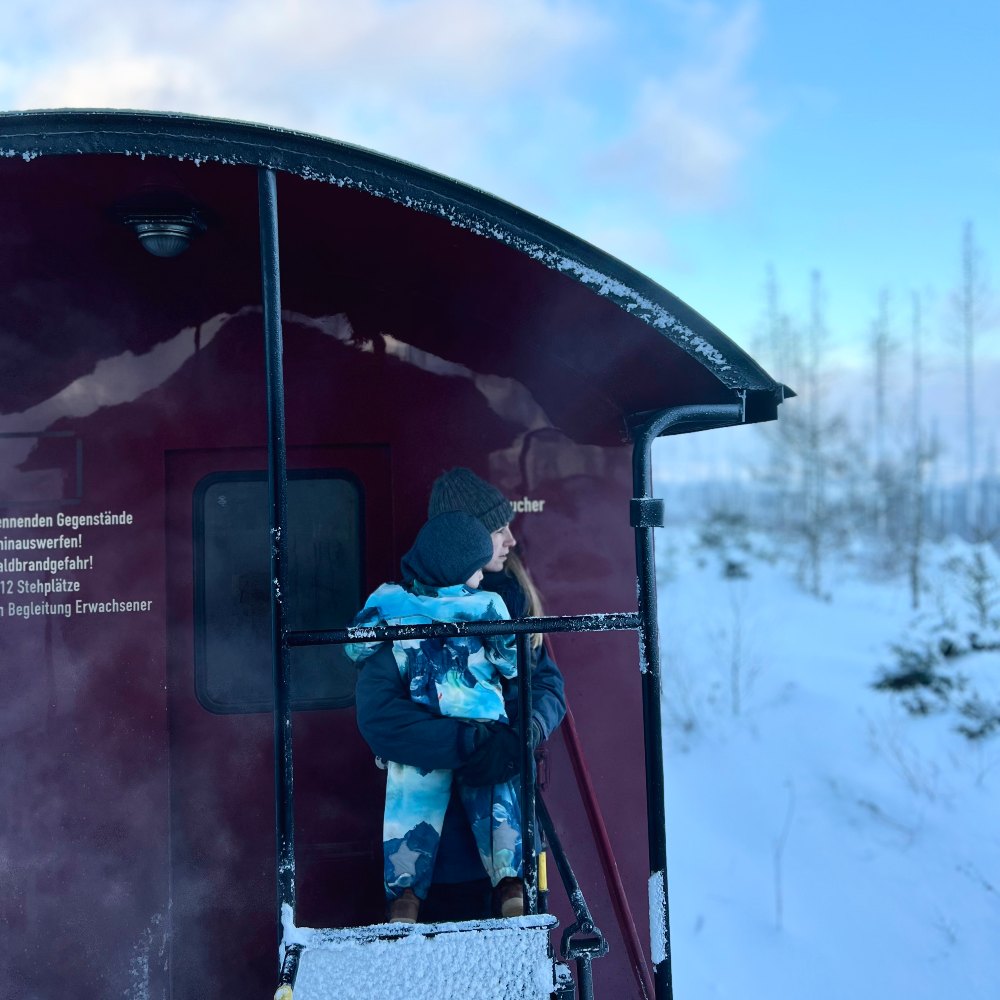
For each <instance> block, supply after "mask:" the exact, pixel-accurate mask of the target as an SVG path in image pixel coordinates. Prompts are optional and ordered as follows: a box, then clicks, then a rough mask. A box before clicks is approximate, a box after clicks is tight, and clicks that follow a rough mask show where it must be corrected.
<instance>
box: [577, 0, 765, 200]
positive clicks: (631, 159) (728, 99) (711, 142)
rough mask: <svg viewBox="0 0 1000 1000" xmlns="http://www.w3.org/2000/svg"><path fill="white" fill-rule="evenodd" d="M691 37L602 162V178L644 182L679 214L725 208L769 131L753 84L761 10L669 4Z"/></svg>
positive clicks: (642, 92)
mask: <svg viewBox="0 0 1000 1000" xmlns="http://www.w3.org/2000/svg"><path fill="white" fill-rule="evenodd" d="M665 6H666V7H667V9H668V13H669V14H670V15H671V17H672V18H673V19H674V20H675V21H676V20H677V19H679V20H680V22H681V24H680V27H681V28H682V29H683V31H684V33H685V34H687V35H688V36H689V41H688V44H687V45H686V46H685V47H684V52H683V55H682V56H681V57H680V58H679V59H678V61H677V62H676V64H675V65H673V66H668V67H666V68H665V69H664V71H662V72H658V73H655V74H652V75H650V76H648V77H647V78H646V79H645V80H644V82H643V83H642V85H641V87H640V88H639V90H638V93H637V94H636V97H635V101H634V105H633V107H632V111H631V116H630V119H629V123H628V126H629V127H628V130H627V132H626V134H625V135H624V136H623V137H621V138H620V139H618V140H617V141H616V142H614V143H613V144H611V145H610V146H609V148H607V149H606V150H605V151H604V152H603V153H602V154H601V155H599V156H597V157H595V159H594V165H595V169H596V170H597V172H598V173H599V174H601V175H602V176H606V177H615V178H617V179H618V180H619V182H622V183H624V182H627V181H629V180H631V181H633V182H636V183H640V184H642V186H643V187H644V188H645V189H647V190H650V191H652V192H653V193H655V194H656V195H657V196H658V197H659V198H661V199H662V200H663V201H664V202H665V204H666V205H667V206H668V207H670V208H672V209H687V210H692V209H693V210H704V209H712V208H716V207H718V206H720V205H724V204H726V203H727V201H728V200H729V199H730V198H731V196H732V193H733V190H734V187H735V186H736V184H737V180H738V179H737V171H738V168H739V167H740V165H741V164H742V162H743V160H744V159H745V157H746V156H747V153H748V150H749V148H750V145H751V143H752V142H753V140H754V139H755V138H757V137H758V136H759V135H760V134H761V132H762V131H763V130H764V128H765V127H766V124H767V122H766V118H765V116H764V115H763V114H762V112H761V111H760V110H759V108H758V107H757V105H756V101H755V95H754V93H753V90H752V88H751V86H750V84H749V83H748V81H747V77H748V68H747V63H748V60H749V57H750V55H751V53H752V51H753V48H754V44H755V42H756V37H757V21H758V8H757V5H756V4H755V3H743V4H741V5H740V6H739V7H738V8H736V9H735V10H734V11H733V12H731V13H727V12H724V11H722V10H720V9H719V7H718V5H716V4H711V3H706V2H702V0H695V2H680V0H674V2H668V3H666V4H665Z"/></svg>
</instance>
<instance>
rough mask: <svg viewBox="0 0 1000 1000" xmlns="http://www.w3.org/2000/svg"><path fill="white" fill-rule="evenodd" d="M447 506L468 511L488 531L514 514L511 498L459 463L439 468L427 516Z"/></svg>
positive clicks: (500, 525) (443, 509)
mask: <svg viewBox="0 0 1000 1000" xmlns="http://www.w3.org/2000/svg"><path fill="white" fill-rule="evenodd" d="M448 510H463V511H465V512H466V513H467V514H471V515H472V516H473V517H475V518H478V519H479V521H480V523H481V524H482V525H483V527H484V528H485V529H486V530H487V531H490V532H493V531H498V530H499V529H500V528H502V527H503V526H504V525H505V524H510V522H511V521H512V520H513V518H514V508H513V506H511V502H510V501H509V500H508V499H507V498H506V497H505V496H504V495H503V494H502V493H501V492H500V491H499V490H498V489H497V488H496V487H495V486H493V485H492V484H491V483H488V482H486V480H485V479H480V478H479V476H477V475H476V474H475V473H474V472H473V471H472V470H471V469H465V468H462V467H461V466H459V467H458V468H455V469H449V470H448V471H447V472H442V473H441V475H440V476H438V477H437V479H435V480H434V485H433V486H432V487H431V499H430V503H429V504H428V505H427V516H428V517H434V515H435V514H442V513H444V512H445V511H448Z"/></svg>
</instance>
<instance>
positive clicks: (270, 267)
mask: <svg viewBox="0 0 1000 1000" xmlns="http://www.w3.org/2000/svg"><path fill="white" fill-rule="evenodd" d="M257 196H258V209H259V220H260V273H261V298H262V306H263V310H262V311H263V320H264V350H265V363H266V376H267V429H268V443H267V484H268V492H269V499H270V530H271V534H270V541H271V662H272V680H273V684H274V789H275V792H274V797H275V841H276V848H277V925H278V947H279V953H280V949H281V946H282V942H283V934H282V927H283V924H282V915H283V910H284V909H285V907H287V908H288V917H289V919H290V920H291V921H292V922H293V923H294V920H295V817H294V809H293V799H292V705H291V667H290V663H289V655H288V653H289V647H288V637H287V628H286V624H285V623H286V614H285V597H286V595H287V594H288V585H287V580H288V566H287V563H288V537H287V530H286V525H287V522H288V465H287V448H286V437H285V377H284V367H283V360H282V355H283V344H282V329H281V269H280V266H279V260H278V191H277V177H276V175H275V173H274V171H273V170H268V169H263V168H262V169H261V170H260V171H259V172H258V175H257Z"/></svg>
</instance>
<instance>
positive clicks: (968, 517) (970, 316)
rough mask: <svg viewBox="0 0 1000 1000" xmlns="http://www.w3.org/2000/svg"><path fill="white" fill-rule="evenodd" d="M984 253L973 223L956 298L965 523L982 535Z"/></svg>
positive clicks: (965, 237) (964, 246)
mask: <svg viewBox="0 0 1000 1000" xmlns="http://www.w3.org/2000/svg"><path fill="white" fill-rule="evenodd" d="M982 256H983V255H982V251H981V250H980V248H979V246H978V245H977V244H976V237H975V232H974V230H973V226H972V222H971V221H967V222H966V223H965V228H964V230H963V233H962V278H961V285H960V287H959V289H958V292H957V293H956V296H955V300H956V301H955V304H956V308H957V312H958V320H959V329H960V334H961V343H962V361H963V368H964V394H965V498H964V499H965V523H966V525H967V528H968V530H970V531H972V532H973V533H978V532H979V530H980V528H981V525H980V523H979V521H980V518H979V514H980V511H979V504H978V503H977V495H978V494H977V488H976V485H977V484H976V479H977V473H978V466H979V454H978V440H977V434H976V349H977V341H978V338H979V335H980V333H981V332H982V330H983V328H984V327H985V326H986V324H987V311H988V308H989V307H988V300H989V286H988V283H987V281H986V277H985V273H984V268H983V262H982Z"/></svg>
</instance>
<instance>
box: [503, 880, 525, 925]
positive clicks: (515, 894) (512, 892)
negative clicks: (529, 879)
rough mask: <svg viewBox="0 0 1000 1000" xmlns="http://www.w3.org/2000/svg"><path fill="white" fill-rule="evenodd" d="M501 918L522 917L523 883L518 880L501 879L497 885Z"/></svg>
mask: <svg viewBox="0 0 1000 1000" xmlns="http://www.w3.org/2000/svg"><path fill="white" fill-rule="evenodd" d="M497 893H498V895H499V897H500V916H501V917H523V916H524V883H523V882H522V881H521V880H520V879H519V878H502V879H500V882H499V883H498V884H497Z"/></svg>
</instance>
